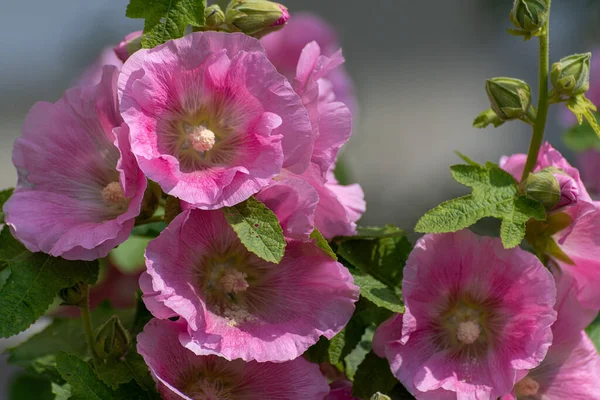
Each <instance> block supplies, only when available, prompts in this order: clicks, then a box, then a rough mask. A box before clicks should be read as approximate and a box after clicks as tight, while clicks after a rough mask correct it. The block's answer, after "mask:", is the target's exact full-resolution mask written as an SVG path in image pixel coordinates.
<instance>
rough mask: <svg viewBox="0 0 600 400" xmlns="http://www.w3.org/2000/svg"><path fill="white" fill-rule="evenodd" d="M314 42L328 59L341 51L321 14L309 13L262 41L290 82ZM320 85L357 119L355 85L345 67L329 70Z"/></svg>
mask: <svg viewBox="0 0 600 400" xmlns="http://www.w3.org/2000/svg"><path fill="white" fill-rule="evenodd" d="M311 42H316V44H317V45H318V46H319V47H320V48H321V50H322V52H323V54H324V55H325V56H327V57H331V56H333V55H334V53H336V52H337V51H338V49H339V48H340V44H339V40H338V37H337V33H336V32H335V30H334V28H333V27H332V26H331V25H330V24H329V23H327V22H326V21H325V20H323V19H322V18H321V17H319V16H318V15H314V14H309V13H297V14H294V15H292V18H291V19H290V20H289V22H288V23H287V25H286V26H285V27H284V28H283V29H281V30H280V31H277V32H274V33H271V34H269V35H267V36H265V37H264V38H262V39H261V44H262V45H263V46H264V47H265V49H266V51H267V55H268V56H269V60H271V62H272V63H273V65H275V67H276V68H277V70H278V71H279V72H280V73H281V74H283V75H285V76H286V77H287V78H288V79H289V80H290V82H292V81H293V80H294V78H295V77H296V70H297V66H298V60H300V55H301V53H302V51H303V50H304V49H305V47H306V45H307V44H309V43H311ZM320 84H321V85H323V86H327V87H329V88H330V89H331V91H330V93H332V94H333V95H334V97H335V100H336V101H340V102H342V103H344V104H345V105H346V106H347V107H348V108H349V109H350V111H351V112H352V115H354V116H355V117H356V116H357V114H358V106H357V102H356V98H355V94H354V85H353V83H352V79H351V78H350V76H349V75H348V73H347V71H346V70H345V68H344V67H343V66H338V67H337V68H335V69H332V70H330V71H328V73H327V74H326V75H325V76H323V79H321V80H320Z"/></svg>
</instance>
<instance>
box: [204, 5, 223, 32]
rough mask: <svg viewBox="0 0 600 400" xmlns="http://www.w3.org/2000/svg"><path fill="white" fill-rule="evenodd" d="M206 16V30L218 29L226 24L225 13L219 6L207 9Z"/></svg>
mask: <svg viewBox="0 0 600 400" xmlns="http://www.w3.org/2000/svg"><path fill="white" fill-rule="evenodd" d="M204 16H205V19H206V22H205V24H204V27H205V28H206V29H209V30H211V29H217V28H218V27H220V26H221V25H223V24H224V23H225V13H223V10H221V7H219V5H218V4H213V5H211V6H208V7H206V9H205V10H204Z"/></svg>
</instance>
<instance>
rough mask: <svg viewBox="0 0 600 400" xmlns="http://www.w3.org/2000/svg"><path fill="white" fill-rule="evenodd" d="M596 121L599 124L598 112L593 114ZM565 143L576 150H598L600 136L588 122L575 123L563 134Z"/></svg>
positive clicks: (599, 116) (599, 148) (599, 147)
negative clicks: (599, 136)
mask: <svg viewBox="0 0 600 400" xmlns="http://www.w3.org/2000/svg"><path fill="white" fill-rule="evenodd" d="M595 116H596V121H597V123H598V124H600V114H595ZM563 142H564V143H565V145H566V146H567V147H568V148H569V149H571V150H573V151H576V152H584V151H586V150H600V138H598V135H597V134H596V132H595V131H594V129H593V128H592V126H591V125H590V124H589V123H588V122H584V123H583V124H581V125H575V126H574V127H572V128H570V129H569V130H568V131H567V133H565V135H564V136H563Z"/></svg>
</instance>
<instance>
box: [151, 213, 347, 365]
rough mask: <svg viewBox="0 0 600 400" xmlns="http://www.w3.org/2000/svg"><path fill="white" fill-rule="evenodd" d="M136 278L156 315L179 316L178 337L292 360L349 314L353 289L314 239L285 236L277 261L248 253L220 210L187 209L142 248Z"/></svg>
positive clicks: (207, 347) (204, 351) (226, 352)
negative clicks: (181, 329)
mask: <svg viewBox="0 0 600 400" xmlns="http://www.w3.org/2000/svg"><path fill="white" fill-rule="evenodd" d="M146 260H147V262H146V265H147V273H144V274H143V275H142V277H141V279H140V286H141V288H142V291H143V293H144V297H143V299H144V302H145V304H146V306H147V307H148V309H149V310H150V311H151V312H152V314H153V315H154V316H155V317H157V318H163V319H164V318H170V317H174V316H179V317H180V318H181V319H183V320H184V321H186V322H187V324H188V328H187V330H186V332H185V333H182V334H181V335H180V336H179V339H180V341H181V344H182V345H184V346H185V347H187V348H188V349H190V350H192V351H193V352H194V353H196V354H198V355H209V354H214V355H218V356H221V357H224V358H226V359H228V360H233V359H236V358H241V359H243V360H244V361H251V360H256V361H258V362H265V361H273V362H282V361H288V360H293V359H295V358H296V357H299V356H300V355H302V353H304V351H305V350H306V349H308V347H310V346H311V345H313V344H315V343H316V342H317V341H318V340H319V337H320V336H321V335H323V336H325V337H327V338H332V337H333V336H335V335H336V334H337V333H338V332H339V331H340V330H341V329H342V328H343V327H344V325H345V324H346V323H347V322H348V320H349V319H350V317H351V316H352V313H353V311H354V303H355V302H356V300H357V299H358V294H359V289H358V287H356V286H355V285H354V284H353V279H352V276H351V275H350V273H349V272H348V270H347V269H346V268H344V267H343V266H342V265H341V264H340V263H338V262H336V261H334V260H332V259H331V258H330V257H329V256H328V255H327V254H325V252H323V251H322V250H321V249H320V248H319V247H318V246H317V245H316V244H315V243H314V242H313V241H306V242H305V241H299V240H293V239H290V240H288V242H287V247H286V251H285V256H284V257H283V260H282V261H281V262H280V263H279V264H274V263H270V262H266V261H264V260H262V259H260V258H258V257H257V256H255V255H254V254H252V253H250V252H249V251H248V250H247V249H246V248H245V247H244V246H243V245H242V243H241V242H240V240H239V239H238V237H237V235H236V233H235V232H234V231H233V229H232V228H231V227H230V226H229V224H228V223H227V221H226V220H225V217H224V216H223V213H221V212H220V211H202V210H197V209H191V210H186V211H184V212H183V213H182V214H180V215H178V216H177V217H176V218H175V219H174V220H173V221H172V222H171V223H170V224H169V226H168V227H167V228H166V229H165V230H164V231H163V232H162V233H161V235H160V236H159V237H158V238H156V239H154V240H153V241H151V242H150V244H149V245H148V248H147V250H146Z"/></svg>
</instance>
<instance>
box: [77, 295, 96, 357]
mask: <svg viewBox="0 0 600 400" xmlns="http://www.w3.org/2000/svg"><path fill="white" fill-rule="evenodd" d="M80 310H81V321H82V322H83V331H84V332H85V340H86V341H87V344H88V347H89V348H90V353H92V358H93V359H94V364H98V363H99V362H100V357H98V353H96V347H95V346H94V332H93V331H92V317H91V315H90V301H89V290H88V287H87V285H86V289H85V300H84V302H83V304H82V305H81V306H80Z"/></svg>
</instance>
